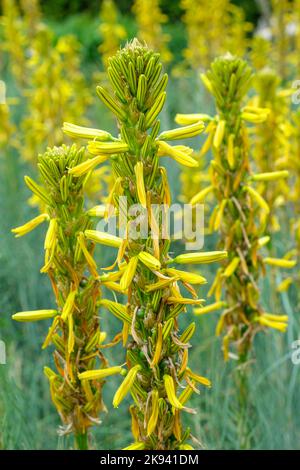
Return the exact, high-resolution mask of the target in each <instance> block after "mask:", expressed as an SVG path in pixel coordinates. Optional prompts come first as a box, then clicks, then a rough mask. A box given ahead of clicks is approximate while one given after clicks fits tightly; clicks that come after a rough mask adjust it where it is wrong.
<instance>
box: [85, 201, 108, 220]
mask: <svg viewBox="0 0 300 470" xmlns="http://www.w3.org/2000/svg"><path fill="white" fill-rule="evenodd" d="M105 210H106V207H105V206H104V205H103V204H100V205H99V206H94V207H92V208H91V209H89V210H88V211H87V213H88V215H89V216H90V217H104V216H105Z"/></svg>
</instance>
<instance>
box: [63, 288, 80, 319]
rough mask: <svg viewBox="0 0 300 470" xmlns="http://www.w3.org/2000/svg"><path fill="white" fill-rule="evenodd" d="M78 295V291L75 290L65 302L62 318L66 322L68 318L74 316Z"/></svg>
mask: <svg viewBox="0 0 300 470" xmlns="http://www.w3.org/2000/svg"><path fill="white" fill-rule="evenodd" d="M76 294H77V290H73V291H71V292H69V295H68V297H67V300H66V302H65V305H64V308H63V310H62V313H61V318H62V319H63V320H64V321H66V320H67V318H68V316H69V315H71V314H72V312H73V309H74V304H75V297H76Z"/></svg>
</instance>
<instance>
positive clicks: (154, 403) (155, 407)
mask: <svg viewBox="0 0 300 470" xmlns="http://www.w3.org/2000/svg"><path fill="white" fill-rule="evenodd" d="M151 398H152V400H151V404H152V411H151V416H150V418H149V421H148V424H147V436H150V434H152V433H153V431H154V430H155V428H156V424H157V420H158V411H159V407H158V398H159V395H158V391H157V390H152V393H151Z"/></svg>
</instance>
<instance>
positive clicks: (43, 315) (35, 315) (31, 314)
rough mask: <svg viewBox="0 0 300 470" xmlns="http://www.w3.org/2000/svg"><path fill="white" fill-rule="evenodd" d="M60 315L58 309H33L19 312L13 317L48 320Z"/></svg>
mask: <svg viewBox="0 0 300 470" xmlns="http://www.w3.org/2000/svg"><path fill="white" fill-rule="evenodd" d="M56 315H58V311H57V310H31V311H28V312H18V313H15V314H14V315H12V319H13V320H16V321H22V322H27V321H38V320H47V319H48V318H53V317H55V316H56Z"/></svg>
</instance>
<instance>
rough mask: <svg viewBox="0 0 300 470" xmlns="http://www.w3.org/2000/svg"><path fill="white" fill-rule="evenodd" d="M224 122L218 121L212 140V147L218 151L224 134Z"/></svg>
mask: <svg viewBox="0 0 300 470" xmlns="http://www.w3.org/2000/svg"><path fill="white" fill-rule="evenodd" d="M225 127H226V121H224V120H222V119H221V120H220V121H219V122H218V124H217V128H216V132H215V135H214V139H213V146H214V147H215V148H216V149H218V148H219V147H220V145H221V143H222V141H223V138H224V134H225Z"/></svg>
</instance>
